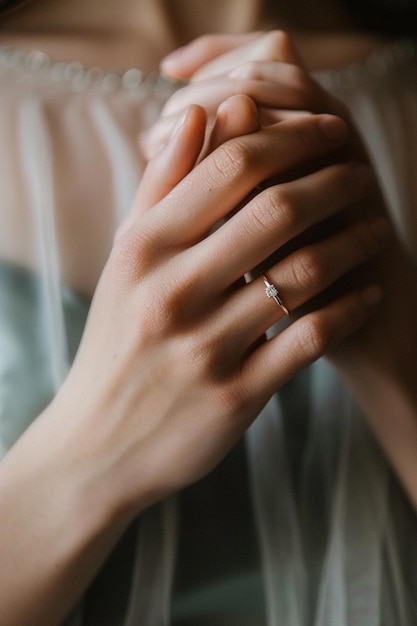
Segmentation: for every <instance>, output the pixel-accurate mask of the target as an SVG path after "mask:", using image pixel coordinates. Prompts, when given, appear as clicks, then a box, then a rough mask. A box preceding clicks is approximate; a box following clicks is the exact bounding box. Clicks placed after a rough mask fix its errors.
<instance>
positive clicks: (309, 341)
mask: <svg viewBox="0 0 417 626" xmlns="http://www.w3.org/2000/svg"><path fill="white" fill-rule="evenodd" d="M300 321H301V323H300V325H299V327H298V333H297V351H298V353H299V354H301V355H302V359H303V360H304V361H305V362H306V363H311V362H312V361H314V360H316V359H317V358H319V357H320V356H322V355H323V354H324V353H325V352H326V350H327V349H328V348H329V346H330V345H331V337H330V333H329V331H328V328H327V327H326V325H325V323H324V321H323V320H322V319H321V317H320V316H319V315H315V314H310V315H307V316H305V317H304V318H302V320H300Z"/></svg>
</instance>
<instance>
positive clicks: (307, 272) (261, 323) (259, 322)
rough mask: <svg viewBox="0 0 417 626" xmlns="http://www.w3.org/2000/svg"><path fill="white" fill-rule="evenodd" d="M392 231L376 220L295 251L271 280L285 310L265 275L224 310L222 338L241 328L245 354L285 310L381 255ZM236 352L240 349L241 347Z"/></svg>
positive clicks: (233, 297)
mask: <svg viewBox="0 0 417 626" xmlns="http://www.w3.org/2000/svg"><path fill="white" fill-rule="evenodd" d="M390 232H391V228H390V225H389V222H388V220H387V219H386V218H375V219H372V220H366V221H362V222H358V223H356V224H354V225H352V226H350V227H349V228H347V229H346V230H344V231H342V232H340V233H338V234H336V235H333V236H332V237H329V238H328V239H326V240H324V241H321V242H319V243H316V244H312V245H310V246H306V247H305V248H302V249H300V250H298V251H297V252H293V253H292V254H290V255H289V256H288V257H286V258H285V259H283V260H282V261H280V262H279V263H278V264H277V265H275V266H274V267H272V268H271V269H270V270H268V273H267V281H268V282H269V283H270V284H272V285H273V286H274V287H276V289H277V291H278V298H279V299H280V300H281V302H282V305H283V306H280V305H279V303H278V302H277V300H275V301H274V298H272V297H271V296H269V297H268V295H267V293H265V291H266V287H265V281H264V280H263V277H262V276H260V277H259V278H256V279H255V280H254V281H253V282H251V283H249V284H246V285H243V286H242V287H241V288H240V289H237V290H235V291H234V292H233V293H232V295H231V296H230V297H229V299H228V301H227V304H226V305H225V307H224V308H223V311H222V323H223V324H224V328H223V330H222V334H223V333H224V336H225V337H228V336H232V335H233V333H232V332H231V329H232V328H234V329H236V327H239V328H240V329H241V333H240V338H239V345H240V348H238V350H239V352H240V353H244V352H245V351H246V350H247V349H248V348H249V347H250V346H251V345H252V344H253V343H254V342H255V341H257V340H258V339H259V337H261V336H262V335H263V333H265V332H266V330H267V329H268V328H270V327H271V326H272V325H273V324H275V323H276V322H278V321H279V320H280V319H282V318H283V317H285V315H286V311H285V308H287V309H289V311H293V310H296V309H297V308H298V307H300V306H302V305H304V304H306V303H307V302H308V301H309V300H311V299H312V298H314V297H315V296H317V295H318V294H320V293H321V292H322V291H324V290H325V289H326V288H328V287H329V286H331V285H332V284H333V283H335V282H336V281H337V280H338V279H339V278H341V277H342V276H343V275H345V274H346V273H348V272H349V271H350V270H352V269H353V268H355V267H357V266H358V265H360V264H361V263H363V262H365V261H367V260H368V259H370V258H371V257H372V256H374V255H375V254H376V253H378V252H379V250H380V249H381V247H382V245H383V242H384V241H385V240H386V239H387V237H388V236H389V234H390ZM229 331H230V332H229ZM233 348H234V349H235V350H236V348H237V346H234V347H233ZM237 356H238V355H237Z"/></svg>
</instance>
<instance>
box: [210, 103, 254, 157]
mask: <svg viewBox="0 0 417 626" xmlns="http://www.w3.org/2000/svg"><path fill="white" fill-rule="evenodd" d="M259 128H260V126H259V120H258V111H257V108H256V105H255V103H254V102H253V100H252V99H251V98H248V97H247V96H234V97H232V98H228V99H227V100H226V101H225V102H223V103H222V104H221V105H220V106H219V108H218V110H217V115H216V119H215V122H214V126H213V128H212V131H211V133H210V137H209V141H208V145H207V148H206V150H205V154H204V156H205V155H207V154H210V152H212V151H213V150H214V149H215V148H217V147H218V146H220V145H221V144H222V143H225V142H226V141H228V140H229V139H233V137H239V136H242V135H246V134H248V133H252V132H255V131H256V130H259Z"/></svg>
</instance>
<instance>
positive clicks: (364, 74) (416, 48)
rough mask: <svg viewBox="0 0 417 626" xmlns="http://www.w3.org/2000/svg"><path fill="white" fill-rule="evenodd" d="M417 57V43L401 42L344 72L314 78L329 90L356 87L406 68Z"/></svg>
mask: <svg viewBox="0 0 417 626" xmlns="http://www.w3.org/2000/svg"><path fill="white" fill-rule="evenodd" d="M416 57H417V42H416V41H414V40H410V39H403V40H399V41H397V42H395V43H393V44H390V45H387V46H384V47H383V48H381V49H380V50H377V51H375V52H372V53H371V54H370V55H369V56H368V57H367V58H366V59H365V60H364V61H361V62H358V63H352V64H350V65H348V66H347V67H346V68H344V69H342V70H325V71H320V72H314V74H313V75H314V78H315V79H316V80H317V81H319V82H320V83H321V84H322V85H323V87H325V88H328V89H343V88H350V87H354V86H355V85H359V84H361V83H365V82H369V81H370V80H378V79H380V78H383V77H384V76H387V75H388V74H389V73H391V72H392V71H393V70H395V69H397V68H400V67H402V66H406V65H407V64H408V63H411V62H412V61H413V60H415V59H416Z"/></svg>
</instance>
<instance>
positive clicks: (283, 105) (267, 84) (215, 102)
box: [142, 62, 325, 155]
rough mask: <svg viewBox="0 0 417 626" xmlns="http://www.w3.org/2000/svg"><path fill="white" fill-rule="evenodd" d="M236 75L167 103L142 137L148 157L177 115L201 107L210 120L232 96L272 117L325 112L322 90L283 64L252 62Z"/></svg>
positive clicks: (178, 95) (196, 86) (184, 92)
mask: <svg viewBox="0 0 417 626" xmlns="http://www.w3.org/2000/svg"><path fill="white" fill-rule="evenodd" d="M235 71H236V75H234V74H233V73H232V74H231V75H226V76H223V77H216V78H213V79H210V80H207V81H205V82H204V83H197V84H190V85H188V86H187V87H185V88H184V89H180V90H179V91H177V92H176V93H175V94H174V95H173V96H172V97H171V98H170V99H169V101H168V102H167V104H166V105H165V107H164V110H163V112H162V115H161V116H160V118H159V120H158V122H157V123H156V124H155V125H154V126H152V127H151V128H150V129H149V130H148V131H147V132H146V133H144V135H143V141H142V147H143V148H144V149H145V153H146V154H147V155H149V154H151V153H152V152H153V151H154V150H155V146H159V145H160V144H162V143H163V142H164V141H166V138H167V137H168V136H169V135H170V133H171V132H172V128H173V126H174V125H175V124H176V123H177V117H178V115H182V114H183V111H184V110H185V109H186V108H187V107H188V106H189V105H190V104H192V103H197V104H200V105H201V106H204V108H205V110H206V111H207V115H208V118H209V119H210V118H213V117H214V116H215V114H216V112H217V109H218V107H219V104H220V103H222V102H224V101H225V100H227V99H228V98H230V97H232V96H234V95H240V94H245V95H247V96H249V97H250V98H252V99H253V100H254V101H255V102H256V104H257V105H258V106H259V107H263V108H264V109H266V108H269V110H270V111H271V113H272V112H273V111H275V112H276V117H277V118H278V117H279V112H280V110H282V109H286V110H294V111H300V110H305V111H312V112H317V113H322V112H325V104H324V100H323V93H322V90H321V89H320V88H319V87H318V85H316V84H315V83H314V82H313V81H312V80H311V78H310V77H309V76H308V75H307V74H306V72H304V71H302V70H300V68H299V67H298V66H296V65H292V64H286V63H260V62H251V63H245V64H243V65H240V66H238V67H237V68H236V70H235Z"/></svg>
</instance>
